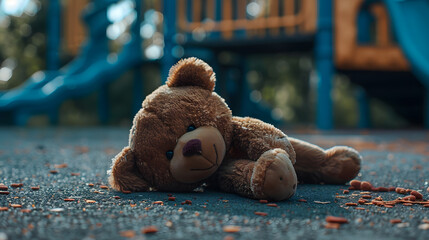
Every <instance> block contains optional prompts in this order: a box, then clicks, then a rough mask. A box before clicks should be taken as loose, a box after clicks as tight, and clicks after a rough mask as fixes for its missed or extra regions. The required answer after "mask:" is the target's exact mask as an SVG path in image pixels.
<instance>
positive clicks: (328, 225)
mask: <svg viewBox="0 0 429 240" xmlns="http://www.w3.org/2000/svg"><path fill="white" fill-rule="evenodd" d="M340 226H341V224H339V223H332V222H328V223H326V224H325V228H327V229H339V228H340Z"/></svg>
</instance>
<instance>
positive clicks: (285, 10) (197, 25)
mask: <svg viewBox="0 0 429 240" xmlns="http://www.w3.org/2000/svg"><path fill="white" fill-rule="evenodd" d="M333 1H334V2H333V4H334V24H333V25H334V26H333V28H334V29H333V30H334V31H333V32H334V36H333V37H334V59H335V66H336V67H337V68H339V69H344V70H398V71H406V70H409V64H408V62H407V60H406V58H405V57H404V55H403V53H402V51H401V49H400V48H399V46H398V45H397V44H396V43H395V42H394V41H393V40H392V39H391V32H390V31H391V28H390V21H389V16H388V13H387V10H386V8H385V7H384V5H383V4H382V3H375V4H372V5H371V6H370V12H371V14H372V15H373V16H374V18H375V34H376V36H375V38H376V42H375V43H374V44H366V45H362V44H359V43H358V40H357V36H358V28H357V18H358V14H359V11H361V9H362V6H363V4H364V2H365V0H347V1H344V0H333ZM217 2H218V1H216V0H205V1H204V0H192V1H189V0H178V1H177V10H176V11H177V28H178V30H179V32H182V33H192V32H194V31H201V32H205V33H211V32H219V33H220V34H221V36H222V38H223V39H225V40H228V39H232V38H234V37H235V34H236V33H237V32H240V31H241V34H242V35H241V36H245V37H268V36H278V35H280V34H283V35H290V36H293V35H294V34H312V33H316V31H317V4H318V2H317V0H266V1H259V2H258V4H259V5H258V6H259V7H260V9H259V11H258V14H257V15H256V16H249V14H248V13H247V12H246V8H247V7H248V5H249V3H251V2H252V1H249V0H223V1H221V4H218V3H217ZM189 3H191V4H190V5H188V4H189ZM87 4H88V0H74V1H67V2H66V5H65V6H66V9H65V10H66V13H65V15H64V16H65V23H64V24H65V31H64V34H65V39H66V45H67V47H68V49H69V50H70V51H71V52H72V53H75V54H76V53H77V52H78V49H79V46H80V45H81V43H82V42H83V40H84V39H85V31H84V28H83V27H82V24H81V23H80V22H79V21H80V20H79V16H80V12H81V11H82V10H83V9H84V7H85V6H86V5H87ZM149 6H150V7H153V8H155V9H156V10H158V11H162V1H155V4H149ZM218 6H220V7H221V10H220V13H219V12H218V10H217V7H218ZM146 7H147V6H146Z"/></svg>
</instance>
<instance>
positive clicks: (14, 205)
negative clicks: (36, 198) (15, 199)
mask: <svg viewBox="0 0 429 240" xmlns="http://www.w3.org/2000/svg"><path fill="white" fill-rule="evenodd" d="M10 206H11V207H13V208H22V205H21V204H11V205H10Z"/></svg>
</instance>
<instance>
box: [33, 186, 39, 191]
mask: <svg viewBox="0 0 429 240" xmlns="http://www.w3.org/2000/svg"><path fill="white" fill-rule="evenodd" d="M39 189H40V187H39V186H37V187H31V190H33V191H37V190H39Z"/></svg>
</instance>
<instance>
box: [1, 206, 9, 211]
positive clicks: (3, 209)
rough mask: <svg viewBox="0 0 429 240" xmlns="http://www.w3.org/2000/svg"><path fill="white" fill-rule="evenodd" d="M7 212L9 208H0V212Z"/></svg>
mask: <svg viewBox="0 0 429 240" xmlns="http://www.w3.org/2000/svg"><path fill="white" fill-rule="evenodd" d="M7 210H9V208H8V207H0V212H3V211H7Z"/></svg>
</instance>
